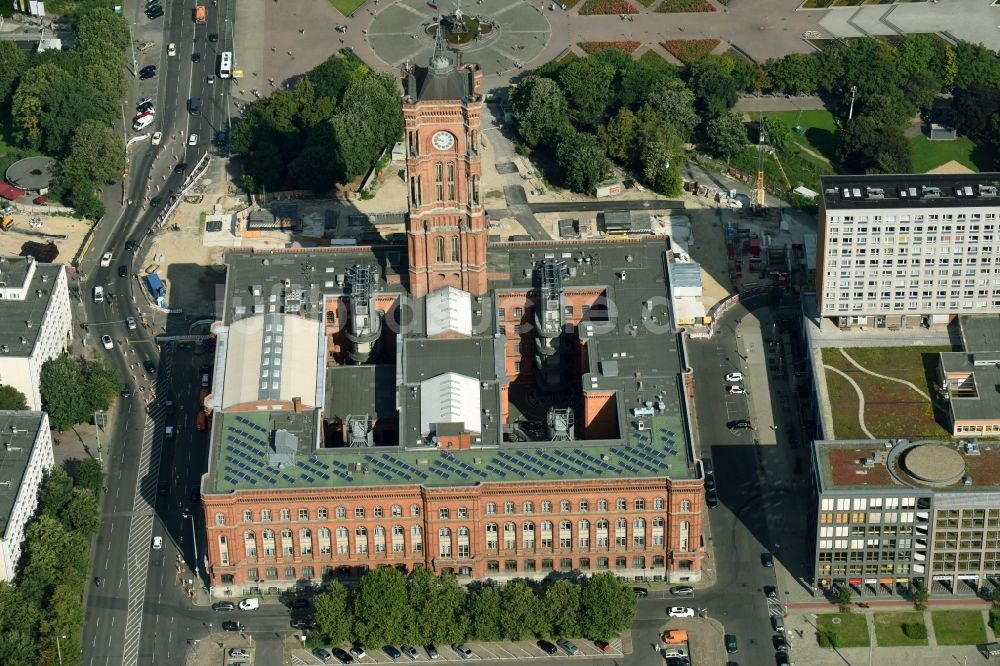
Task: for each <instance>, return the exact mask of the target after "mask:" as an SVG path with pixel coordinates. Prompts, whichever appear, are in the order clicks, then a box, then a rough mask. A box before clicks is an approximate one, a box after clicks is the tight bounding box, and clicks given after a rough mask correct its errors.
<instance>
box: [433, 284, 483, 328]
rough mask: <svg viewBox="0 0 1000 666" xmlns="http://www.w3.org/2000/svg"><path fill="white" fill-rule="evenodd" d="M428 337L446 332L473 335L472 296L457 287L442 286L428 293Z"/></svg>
mask: <svg viewBox="0 0 1000 666" xmlns="http://www.w3.org/2000/svg"><path fill="white" fill-rule="evenodd" d="M425 305H426V307H427V337H429V338H433V337H436V336H438V335H444V334H446V333H456V334H458V335H464V336H469V335H472V297H471V296H470V295H469V292H467V291H462V290H461V289H458V288H457V287H441V288H440V289H436V290H434V291H432V292H431V293H429V294H428V295H427V299H426V303H425Z"/></svg>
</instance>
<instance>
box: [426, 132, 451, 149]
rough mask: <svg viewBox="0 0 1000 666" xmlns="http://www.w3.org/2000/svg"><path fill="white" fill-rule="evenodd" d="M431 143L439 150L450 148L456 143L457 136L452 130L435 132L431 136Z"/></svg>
mask: <svg viewBox="0 0 1000 666" xmlns="http://www.w3.org/2000/svg"><path fill="white" fill-rule="evenodd" d="M431 143H433V144H434V147H435V148H437V149H438V150H448V149H449V148H451V147H452V146H454V145H455V137H454V136H452V135H451V133H450V132H435V133H434V136H432V137H431Z"/></svg>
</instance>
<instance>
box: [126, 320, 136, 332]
mask: <svg viewBox="0 0 1000 666" xmlns="http://www.w3.org/2000/svg"><path fill="white" fill-rule="evenodd" d="M125 326H126V327H128V330H130V331H134V330H135V329H137V328H138V327H139V326H138V324H136V323H135V317H125Z"/></svg>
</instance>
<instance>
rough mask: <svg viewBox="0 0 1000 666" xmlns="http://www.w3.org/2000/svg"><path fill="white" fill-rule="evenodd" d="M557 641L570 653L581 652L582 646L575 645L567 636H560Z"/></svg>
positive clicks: (576, 653)
mask: <svg viewBox="0 0 1000 666" xmlns="http://www.w3.org/2000/svg"><path fill="white" fill-rule="evenodd" d="M556 643H558V644H559V647H561V648H562V649H563V650H566V652H567V653H569V654H572V655H578V654H580V648H578V647H577V646H575V645H573V644H572V643H570V642H569V641H568V640H566V639H565V638H560V639H559V640H557V641H556Z"/></svg>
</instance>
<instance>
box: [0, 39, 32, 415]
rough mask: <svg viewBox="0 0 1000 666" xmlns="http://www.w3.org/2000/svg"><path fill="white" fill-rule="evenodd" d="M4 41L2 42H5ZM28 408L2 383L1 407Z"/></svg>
mask: <svg viewBox="0 0 1000 666" xmlns="http://www.w3.org/2000/svg"><path fill="white" fill-rule="evenodd" d="M3 43H4V42H0V44H3ZM27 408H28V399H27V398H25V397H24V394H23V393H21V392H20V391H18V390H17V389H16V388H14V387H13V386H8V385H6V384H0V409H9V410H12V411H15V412H16V411H21V410H24V409H27Z"/></svg>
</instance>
